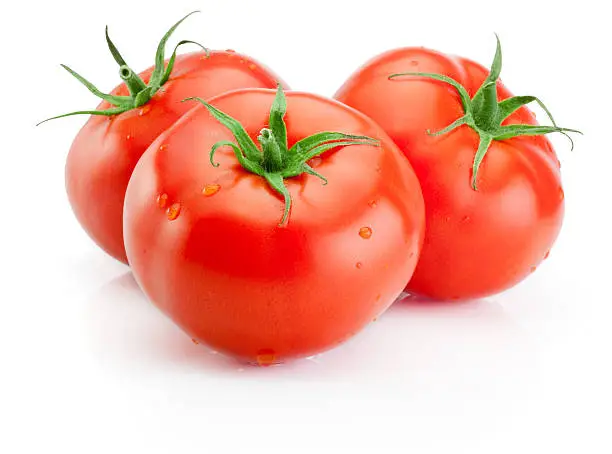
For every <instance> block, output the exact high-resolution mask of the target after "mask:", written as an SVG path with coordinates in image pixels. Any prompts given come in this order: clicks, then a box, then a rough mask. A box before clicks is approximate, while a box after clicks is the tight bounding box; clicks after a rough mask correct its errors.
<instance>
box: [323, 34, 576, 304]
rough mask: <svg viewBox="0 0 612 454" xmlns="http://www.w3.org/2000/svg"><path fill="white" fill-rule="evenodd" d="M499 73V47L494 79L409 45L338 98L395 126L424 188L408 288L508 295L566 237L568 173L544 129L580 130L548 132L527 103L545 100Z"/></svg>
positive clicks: (444, 295)
mask: <svg viewBox="0 0 612 454" xmlns="http://www.w3.org/2000/svg"><path fill="white" fill-rule="evenodd" d="M500 70H501V47H500V45H499V40H498V48H497V52H496V56H495V60H494V63H493V66H492V68H491V71H490V72H489V71H487V70H486V69H485V68H483V67H482V66H481V65H479V64H477V63H474V62H472V61H470V60H467V59H465V58H461V57H454V56H449V55H445V54H442V53H439V52H435V51H433V50H428V49H424V48H402V49H396V50H392V51H389V52H386V53H384V54H382V55H379V56H377V57H375V58H374V59H372V60H370V61H369V62H368V63H366V64H365V65H364V66H362V67H361V68H360V69H359V70H357V71H356V72H355V73H354V74H353V75H352V76H351V77H350V78H349V79H348V80H347V81H346V82H345V84H344V85H343V86H342V87H341V88H340V89H339V91H338V92H337V93H336V95H335V97H336V98H337V99H338V100H340V101H342V102H343V103H345V104H347V105H349V106H352V107H354V108H356V109H358V110H360V111H361V112H363V113H365V114H366V115H368V116H370V117H371V118H372V119H374V120H375V121H376V122H377V123H378V124H380V125H381V126H382V127H383V129H385V131H386V132H387V133H388V134H389V135H390V136H391V138H392V139H393V140H394V141H395V143H396V144H397V145H398V146H399V147H400V149H401V150H402V151H403V152H404V154H405V156H406V157H407V158H408V159H409V161H410V162H411V163H412V166H413V167H414V170H415V172H416V174H417V176H418V178H419V181H420V183H421V187H422V190H423V195H424V198H425V206H426V226H427V229H426V234H425V243H424V246H423V251H422V254H421V258H420V260H419V263H418V265H417V268H416V271H415V273H414V276H413V277H412V280H411V281H410V283H409V285H408V287H407V290H408V291H409V292H412V293H416V294H421V295H425V296H428V297H432V298H436V299H469V298H477V297H484V296H487V295H491V294H494V293H497V292H500V291H502V290H504V289H507V288H509V287H512V286H513V285H515V284H517V283H518V282H520V281H521V280H522V279H524V278H525V277H526V276H528V275H529V274H530V273H531V272H533V271H534V270H535V269H536V267H537V266H538V265H539V264H540V262H541V261H542V260H544V259H545V258H546V257H547V256H548V253H549V251H550V248H551V247H552V245H553V243H554V242H555V239H556V238H557V235H558V233H559V230H560V228H561V224H562V220H563V215H564V201H563V189H562V185H561V178H560V171H559V167H560V166H559V161H558V159H557V157H556V155H555V152H554V150H553V149H552V147H551V144H550V143H549V141H548V140H547V139H546V138H545V137H544V136H542V135H541V134H546V133H549V132H562V133H566V131H573V130H567V129H564V128H558V127H557V126H556V124H554V121H553V125H554V126H550V127H549V126H537V122H536V119H535V116H534V115H533V113H532V112H531V111H529V110H528V109H527V107H526V106H525V104H527V103H528V102H531V101H538V102H540V101H539V100H538V99H537V98H535V97H512V95H511V94H510V92H509V91H508V90H507V89H506V88H505V87H504V85H503V84H502V83H501V82H500V81H499V80H498V77H499V72H500ZM406 73H409V74H406ZM445 76H446V77H445ZM502 100H506V101H505V102H501V101H502ZM541 105H542V106H543V104H541ZM544 109H545V110H546V108H544ZM546 112H547V113H548V110H546ZM551 120H552V117H551ZM510 125H512V126H510ZM574 132H578V131H574Z"/></svg>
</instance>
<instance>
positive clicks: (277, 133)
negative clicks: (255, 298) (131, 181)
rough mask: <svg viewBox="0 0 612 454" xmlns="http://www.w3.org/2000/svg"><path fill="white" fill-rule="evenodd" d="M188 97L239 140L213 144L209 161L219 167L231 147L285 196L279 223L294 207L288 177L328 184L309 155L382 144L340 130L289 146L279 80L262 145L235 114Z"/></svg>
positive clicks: (241, 160) (246, 165) (244, 164)
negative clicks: (218, 156)
mask: <svg viewBox="0 0 612 454" xmlns="http://www.w3.org/2000/svg"><path fill="white" fill-rule="evenodd" d="M188 100H196V101H198V102H200V103H202V104H203V105H204V106H205V107H206V109H208V111H209V112H210V113H211V115H212V116H213V117H214V118H215V119H216V120H218V121H219V122H220V123H221V124H222V125H223V126H225V127H226V128H228V129H229V130H230V131H231V132H232V134H233V135H234V139H235V140H236V142H231V141H227V140H224V141H220V142H217V143H216V144H214V145H213V147H212V148H211V150H210V163H211V164H212V165H213V166H214V167H218V166H219V164H218V163H216V162H215V160H214V156H215V153H216V151H217V150H218V149H219V148H221V147H226V146H227V147H231V148H232V150H233V151H234V154H235V155H236V158H237V159H238V162H239V163H240V165H241V166H242V167H243V168H244V169H245V170H247V171H249V172H251V173H254V174H256V175H259V176H261V177H262V178H264V179H265V180H266V181H267V182H268V184H269V185H270V187H271V188H272V189H274V190H275V191H276V192H278V193H279V194H280V195H281V196H282V197H283V199H284V201H285V209H284V212H283V217H282V219H281V222H280V225H284V224H285V223H286V222H287V220H288V218H289V211H290V210H291V195H290V194H289V190H288V189H287V187H286V186H285V179H286V178H292V177H297V176H299V175H301V174H303V173H307V174H310V175H314V176H316V177H318V178H320V179H321V180H322V181H323V184H327V179H326V178H325V177H324V176H323V175H321V174H319V173H318V172H317V171H316V170H314V169H313V168H312V167H311V166H310V165H308V161H309V160H310V159H312V158H314V157H315V156H318V155H320V154H322V153H325V152H326V151H329V150H331V149H333V148H336V147H346V146H350V145H370V146H379V141H378V140H377V139H373V138H371V137H366V136H357V135H350V134H344V133H341V132H319V133H316V134H313V135H311V136H308V137H306V138H304V139H302V140H300V141H298V142H296V143H295V144H294V145H293V146H292V147H291V148H289V146H288V143H287V126H286V124H285V120H284V117H285V114H286V112H287V101H286V98H285V93H284V92H283V89H282V87H281V86H280V84H279V86H278V89H277V92H276V97H275V98H274V102H273V103H272V108H271V109H270V119H269V123H268V124H269V127H268V128H264V129H262V130H261V131H260V133H259V136H258V137H257V141H258V142H259V147H258V146H257V145H256V144H255V142H254V141H253V140H252V139H251V137H250V136H249V135H248V133H247V132H246V131H245V130H244V128H243V126H242V125H241V124H240V122H238V121H237V120H235V119H234V118H232V117H230V116H229V115H227V114H225V113H223V112H221V111H220V110H219V109H217V108H216V107H213V106H211V105H210V104H208V103H207V102H205V101H204V100H202V99H201V98H197V97H193V98H187V99H185V101H188Z"/></svg>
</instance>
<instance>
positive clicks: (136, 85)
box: [119, 65, 147, 107]
mask: <svg viewBox="0 0 612 454" xmlns="http://www.w3.org/2000/svg"><path fill="white" fill-rule="evenodd" d="M119 77H121V78H122V79H123V81H124V82H125V85H127V87H128V90H130V95H131V96H132V97H136V96H138V93H140V92H141V91H143V90H144V89H146V88H147V84H145V83H144V82H143V80H142V79H141V78H140V76H139V75H138V74H136V73H135V72H134V71H132V70H131V69H130V67H129V66H125V65H124V66H121V67H120V68H119ZM137 107H139V106H137Z"/></svg>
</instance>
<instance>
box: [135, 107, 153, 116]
mask: <svg viewBox="0 0 612 454" xmlns="http://www.w3.org/2000/svg"><path fill="white" fill-rule="evenodd" d="M150 111H151V106H150V105H148V104H147V105H146V106H144V107H143V108H142V109H140V111H139V112H138V115H140V116H141V117H142V116H143V115H146V114H148V113H149V112H150Z"/></svg>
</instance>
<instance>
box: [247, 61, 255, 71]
mask: <svg viewBox="0 0 612 454" xmlns="http://www.w3.org/2000/svg"><path fill="white" fill-rule="evenodd" d="M249 69H250V70H251V71H255V70H256V69H257V65H256V64H255V63H251V64H250V65H249Z"/></svg>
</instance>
